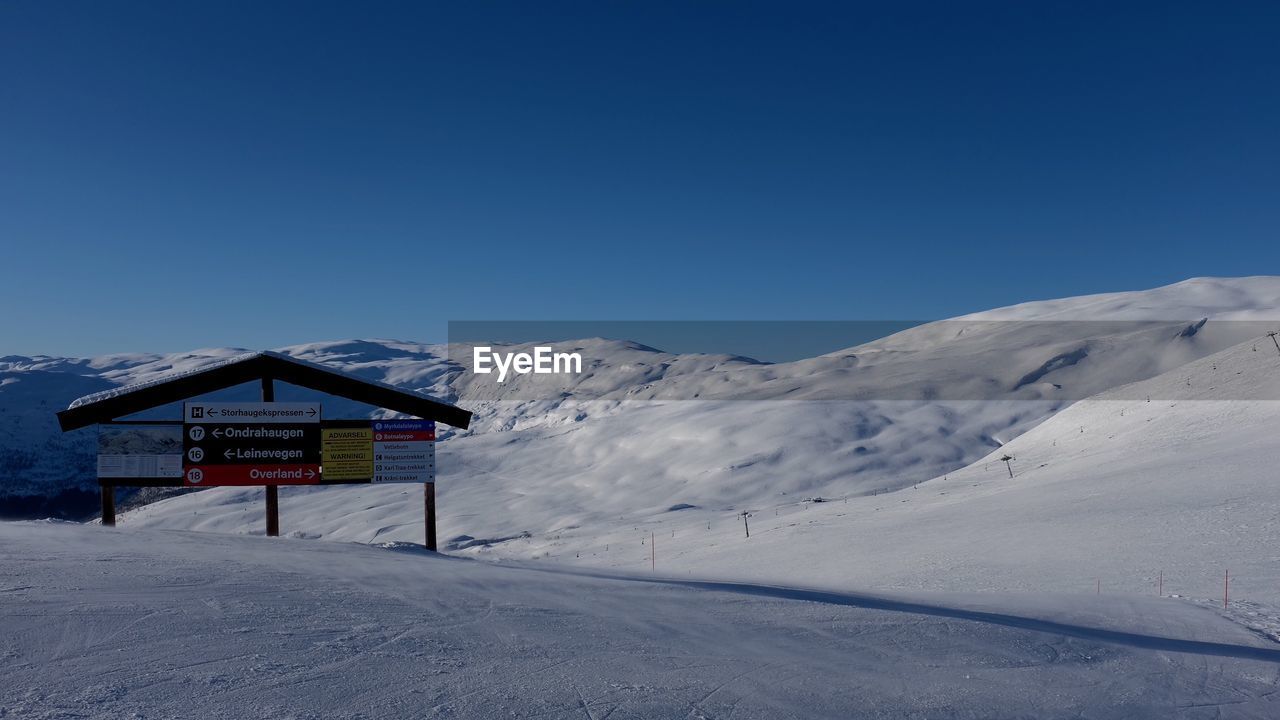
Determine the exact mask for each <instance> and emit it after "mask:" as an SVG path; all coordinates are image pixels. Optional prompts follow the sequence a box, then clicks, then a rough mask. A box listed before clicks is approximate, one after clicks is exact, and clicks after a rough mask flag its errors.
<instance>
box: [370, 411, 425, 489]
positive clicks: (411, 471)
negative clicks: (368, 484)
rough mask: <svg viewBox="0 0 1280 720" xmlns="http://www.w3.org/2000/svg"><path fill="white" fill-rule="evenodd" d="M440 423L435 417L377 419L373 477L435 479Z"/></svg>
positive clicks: (394, 480) (397, 480)
mask: <svg viewBox="0 0 1280 720" xmlns="http://www.w3.org/2000/svg"><path fill="white" fill-rule="evenodd" d="M435 440H436V424H435V422H433V421H431V420H374V421H373V481H374V482H375V483H433V482H435V480H436V442H435Z"/></svg>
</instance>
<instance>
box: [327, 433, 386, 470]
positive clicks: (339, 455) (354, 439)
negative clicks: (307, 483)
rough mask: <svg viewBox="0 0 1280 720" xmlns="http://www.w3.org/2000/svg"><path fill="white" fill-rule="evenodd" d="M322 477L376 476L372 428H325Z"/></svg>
mask: <svg viewBox="0 0 1280 720" xmlns="http://www.w3.org/2000/svg"><path fill="white" fill-rule="evenodd" d="M320 466H321V473H322V474H321V477H322V478H323V479H324V480H325V481H327V482H333V481H336V480H369V479H371V478H372V477H373V428H371V427H344V428H324V429H322V430H321V431H320Z"/></svg>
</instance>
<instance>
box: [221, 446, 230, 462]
mask: <svg viewBox="0 0 1280 720" xmlns="http://www.w3.org/2000/svg"><path fill="white" fill-rule="evenodd" d="M222 457H224V458H226V459H228V460H230V459H231V450H230V449H229V448H228V449H226V450H223V451H222Z"/></svg>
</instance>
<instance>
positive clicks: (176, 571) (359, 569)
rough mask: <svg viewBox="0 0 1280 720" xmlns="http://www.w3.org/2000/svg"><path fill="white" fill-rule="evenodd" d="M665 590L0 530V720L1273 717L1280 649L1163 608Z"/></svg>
mask: <svg viewBox="0 0 1280 720" xmlns="http://www.w3.org/2000/svg"><path fill="white" fill-rule="evenodd" d="M655 580H656V581H654V580H640V579H634V578H617V577H591V576H583V575H575V574H565V573H554V572H547V571H539V570H530V569H521V568H509V567H501V566H494V565H491V564H486V563H476V562H471V561H466V560H458V559H450V558H446V557H438V556H437V557H431V556H428V555H425V554H423V553H421V552H415V551H412V550H410V549H405V550H402V551H399V552H397V551H394V550H389V549H383V548H377V547H369V546H363V545H356V544H348V543H311V542H303V541H296V540H288V539H273V540H268V539H264V538H250V537H237V536H230V535H207V534H197V533H185V532H167V531H156V530H139V529H136V528H134V529H129V530H123V529H119V530H110V529H105V528H100V527H94V526H79V525H71V524H65V523H0V677H3V678H4V680H3V682H0V716H2V717H15V718H33V719H34V718H69V717H76V718H102V719H104V720H106V719H110V720H116V719H118V718H168V717H199V718H206V719H207V720H218V719H220V718H246V717H273V718H337V719H344V718H346V719H355V718H374V717H376V718H424V717H456V718H493V717H512V718H529V717H583V718H600V719H603V718H609V717H614V718H618V717H634V718H671V717H688V718H728V717H733V718H768V719H770V720H772V719H775V718H849V717H859V718H903V717H938V718H963V717H1036V718H1077V717H1090V718H1215V717H1233V718H1271V717H1275V716H1276V714H1277V713H1280V694H1277V693H1276V689H1277V678H1278V675H1280V650H1278V649H1277V648H1276V646H1275V645H1273V644H1271V643H1269V642H1267V641H1264V640H1262V639H1260V638H1258V637H1257V636H1256V635H1254V634H1252V633H1250V632H1248V631H1246V630H1245V629H1243V628H1241V627H1239V626H1238V625H1235V624H1233V623H1231V622H1230V621H1228V620H1225V619H1223V618H1221V617H1220V616H1218V615H1216V614H1215V613H1213V612H1210V611H1208V610H1206V609H1204V608H1200V607H1196V606H1194V605H1191V604H1189V603H1185V602H1180V601H1177V600H1172V599H1164V600H1157V599H1155V598H1150V599H1138V598H1115V597H1106V596H1103V597H1090V596H1082V597H1061V596H1059V597H1054V596H1046V595H1039V596H1023V597H1000V598H973V597H964V596H955V595H928V594H919V593H916V594H895V595H868V594H853V593H845V592H821V591H809V590H803V589H796V588H786V587H770V586H751V585H732V584H712V583H697V582H685V581H681V580H679V579H666V580H664V579H661V578H657V579H655Z"/></svg>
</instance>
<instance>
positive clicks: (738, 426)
mask: <svg viewBox="0 0 1280 720" xmlns="http://www.w3.org/2000/svg"><path fill="white" fill-rule="evenodd" d="M1277 317H1280V278H1276V277H1253V278H1236V279H1213V278H1199V279H1193V280H1188V281H1184V282H1182V283H1177V284H1174V285H1170V286H1166V287H1163V288H1157V289H1155V290H1148V291H1138V292H1129V293H1110V294H1106V295H1095V296H1085V297H1080V298H1068V299H1063V300H1052V301H1042V302H1034V303H1025V304H1022V305H1016V306H1011V307H1008V308H1000V309H997V310H992V311H987V312H984V313H977V314H973V315H968V316H963V317H961V318H957V319H954V320H950V321H942V322H938V323H930V324H927V325H923V326H920V327H916V328H912V329H910V330H906V331H904V332H901V333H897V334H895V335H892V336H890V337H887V338H884V339H881V340H877V341H874V342H871V343H867V344H864V345H860V346H857V347H853V348H849V349H847V350H844V351H840V352H836V353H829V354H827V355H824V356H821V357H817V358H810V359H807V360H800V361H796V362H790V363H763V362H759V361H755V360H752V359H749V358H743V357H740V356H735V355H727V354H726V355H706V354H673V353H666V352H662V351H660V350H656V349H653V348H649V347H646V346H643V345H640V344H638V343H634V342H629V341H624V340H605V339H600V338H594V339H584V340H580V341H576V342H573V343H569V344H568V345H569V346H572V347H574V348H575V349H577V350H578V351H580V352H581V353H582V355H583V357H584V362H585V372H584V373H583V375H581V376H577V377H573V378H568V379H566V378H563V377H548V376H536V375H524V376H517V377H514V378H511V379H510V380H508V381H507V382H506V383H503V384H501V385H499V384H497V383H495V382H494V381H493V376H484V375H477V374H475V373H471V372H469V366H470V361H471V358H470V351H469V348H468V347H462V346H454V347H446V346H444V345H430V344H419V343H412V342H401V341H392V340H347V341H337V342H323V343H310V344H303V345H296V346H292V347H287V348H282V349H281V350H282V351H283V352H285V353H288V354H290V355H292V356H294V357H298V358H301V359H305V360H310V361H314V362H321V363H326V364H330V365H332V366H334V367H335V368H338V369H341V370H344V371H346V372H351V373H354V374H356V375H359V376H362V377H366V378H370V379H374V380H378V381H382V382H387V383H391V384H393V385H397V386H400V387H405V388H409V389H413V390H416V391H419V392H422V393H424V394H427V395H430V396H433V397H437V398H440V399H442V400H446V401H448V402H454V403H458V404H461V405H463V406H464V407H466V408H467V409H470V410H473V411H475V412H476V422H475V424H474V426H473V429H472V430H470V431H467V432H465V433H455V432H452V431H446V432H444V433H442V437H443V438H444V439H446V443H444V446H445V447H447V448H452V450H449V451H448V453H447V454H446V458H448V457H452V459H453V461H454V463H455V464H454V467H455V468H456V471H458V472H460V473H466V472H470V473H480V474H484V473H488V476H489V477H500V478H506V480H504V481H502V482H500V483H498V485H496V486H494V487H489V490H491V491H495V492H497V491H499V490H502V491H507V490H510V489H511V488H512V487H513V486H515V487H524V486H525V485H526V484H531V485H530V487H538V488H541V489H540V490H539V491H537V492H534V491H532V490H531V491H530V492H532V494H534V495H537V496H542V495H544V494H545V493H560V495H558V496H557V497H561V498H562V500H563V502H564V504H565V506H566V507H567V508H568V509H567V510H566V514H567V515H574V514H575V513H576V514H581V513H583V512H587V511H588V510H587V509H588V508H592V507H603V506H608V505H609V502H608V500H607V498H608V497H609V496H610V491H609V489H610V485H609V483H610V478H617V479H618V481H620V482H627V481H628V478H632V477H634V478H636V479H635V481H636V482H645V480H641V479H640V478H641V477H643V473H640V472H638V469H644V472H648V473H650V474H652V475H653V476H655V477H660V478H661V479H660V480H649V481H650V482H653V483H654V484H653V487H652V492H653V494H654V501H653V502H654V504H655V505H658V504H661V503H663V502H666V501H667V500H668V499H671V500H672V503H671V504H677V502H688V503H695V504H696V503H707V502H711V503H718V504H733V503H735V502H748V501H751V500H754V499H758V498H761V497H766V496H771V495H776V494H778V493H794V492H828V493H832V494H836V493H842V492H861V491H862V490H865V489H867V488H876V487H886V486H898V485H901V484H903V483H910V482H913V481H917V480H919V479H921V478H925V477H930V476H931V474H933V473H936V472H945V471H946V470H947V469H950V468H956V467H960V466H962V465H963V464H965V463H966V462H968V461H971V460H973V459H975V458H976V457H979V456H981V455H983V454H986V452H988V451H990V449H991V448H992V447H994V446H997V445H999V444H1000V443H1002V442H1007V441H1008V440H1010V439H1012V438H1013V437H1016V436H1017V435H1018V434H1020V433H1021V432H1023V431H1025V430H1026V429H1028V428H1030V427H1033V426H1034V425H1036V424H1037V423H1039V422H1041V421H1042V420H1044V419H1045V418H1047V417H1049V416H1050V415H1052V414H1053V413H1054V412H1056V411H1058V410H1060V409H1061V408H1062V407H1064V406H1066V405H1068V404H1070V403H1071V402H1073V401H1075V400H1078V399H1081V398H1083V397H1087V396H1089V395H1093V394H1095V393H1097V392H1102V391H1105V390H1107V389H1109V388H1113V387H1117V386H1120V385H1124V384H1127V383H1131V382H1134V381H1137V380H1142V379H1145V378H1148V377H1153V376H1155V375H1158V374H1160V373H1162V372H1167V371H1169V370H1170V369H1173V368H1176V367H1178V366H1180V365H1182V364H1185V363H1188V362H1192V361H1194V360H1196V359H1198V358H1201V357H1205V356H1206V355H1209V354H1212V353H1213V352H1217V351H1219V350H1221V349H1223V348H1225V347H1229V346H1231V345H1234V344H1235V343H1237V342H1240V341H1241V340H1243V339H1245V337H1246V336H1249V335H1250V334H1252V333H1256V332H1257V328H1256V327H1254V326H1252V325H1249V326H1246V325H1245V324H1243V323H1241V324H1234V323H1221V322H1210V323H1208V325H1207V326H1205V325H1204V324H1203V323H1200V321H1201V320H1204V319H1210V320H1214V321H1218V320H1223V319H1230V320H1240V321H1243V320H1250V321H1257V320H1263V319H1271V318H1277ZM1080 321H1084V322H1080ZM1112 321H1124V322H1123V323H1121V324H1114V325H1112V324H1108V323H1109V322H1112ZM1131 321H1146V322H1142V323H1140V324H1124V323H1129V322H1131ZM1157 321H1158V322H1157ZM1092 323H1097V324H1092ZM1197 324H1198V325H1197ZM1191 327H1196V330H1195V331H1194V332H1187V330H1188V328H1191ZM532 345H533V343H529V344H526V345H522V346H512V349H519V348H521V347H526V346H532ZM558 345H565V343H558ZM239 352H243V351H242V350H239V349H226V348H220V349H206V350H197V351H192V352H187V353H172V354H156V353H146V354H136V355H129V354H114V355H107V356H101V357H96V358H58V357H50V356H36V357H22V356H6V357H3V358H0V513H4V514H6V515H10V516H14V515H17V516H33V515H35V516H43V515H47V514H52V515H58V514H62V515H66V516H82V515H84V514H85V513H88V512H91V511H92V509H93V508H94V507H95V504H96V499H95V498H96V482H95V480H94V477H93V466H94V453H95V439H94V436H93V434H92V432H91V431H88V430H86V431H77V432H74V433H68V434H66V435H63V434H62V433H60V432H59V430H58V428H57V424H56V420H55V418H54V412H56V411H57V410H60V409H62V408H64V407H66V406H67V404H68V403H69V402H70V401H71V400H73V399H75V398H77V397H80V396H83V395H86V394H89V393H93V392H98V391H101V390H105V389H109V388H113V387H118V386H122V385H128V384H132V383H136V382H142V381H148V380H153V379H155V378H157V377H161V376H163V375H165V374H168V373H172V372H175V371H181V370H190V369H195V368H199V367H201V366H203V365H206V364H209V363H213V362H217V361H218V360H220V359H223V358H226V357H229V356H232V355H234V354H237V353H239ZM255 392H256V391H254V390H253V389H251V388H246V389H243V390H239V389H234V390H231V391H228V392H226V393H222V394H220V397H226V398H235V399H253V398H254V396H255ZM299 396H300V397H301V395H299ZM289 397H290V391H288V390H283V391H282V392H281V396H280V399H282V400H285V399H289ZM691 400H697V401H698V402H688V401H691ZM759 403H769V404H768V405H764V406H761V405H760V404H759ZM325 406H326V414H327V415H329V416H331V417H334V416H360V415H368V414H369V413H370V412H371V411H372V410H373V409H371V408H367V407H360V406H357V405H355V404H353V403H349V402H347V401H343V400H339V399H336V398H329V399H326V400H325ZM761 408H767V409H768V410H769V412H767V413H762V412H761ZM169 414H170V416H173V417H176V409H173V410H171V411H170V413H169ZM638 437H644V438H649V439H660V438H666V439H667V440H668V442H667V443H665V444H663V443H658V445H657V446H652V447H651V446H649V445H644V444H643V443H642V445H643V447H641V446H639V445H637V444H636V443H637V438H638ZM455 440H457V441H460V442H457V443H455V442H454V441H455ZM646 442H647V441H646ZM664 465H670V467H664ZM464 468H465V469H466V470H463V469H464ZM442 472H443V473H445V474H446V475H447V474H448V473H449V472H450V469H449V467H447V464H446V465H442ZM512 473H515V476H514V477H515V480H512V479H511V478H512V477H513V476H512ZM470 482H471V484H472V485H473V486H475V487H477V488H480V487H488V486H486V485H485V484H484V483H476V481H474V480H471V481H470ZM495 482H496V481H495ZM477 492H479V490H477ZM520 492H521V493H522V492H523V491H520ZM525 502H527V501H525ZM543 512H544V511H543V510H539V511H538V512H535V513H533V515H534V516H539V517H540V513H543Z"/></svg>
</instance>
